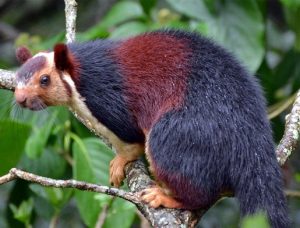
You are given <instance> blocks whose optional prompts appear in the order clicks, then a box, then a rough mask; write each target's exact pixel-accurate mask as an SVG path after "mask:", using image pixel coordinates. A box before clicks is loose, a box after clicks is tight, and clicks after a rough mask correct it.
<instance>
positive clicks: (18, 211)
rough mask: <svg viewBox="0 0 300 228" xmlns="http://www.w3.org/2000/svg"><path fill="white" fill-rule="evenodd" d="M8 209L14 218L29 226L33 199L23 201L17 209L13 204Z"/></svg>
mask: <svg viewBox="0 0 300 228" xmlns="http://www.w3.org/2000/svg"><path fill="white" fill-rule="evenodd" d="M9 206H10V209H11V210H12V212H13V215H14V218H15V219H17V220H19V221H21V222H23V223H25V224H29V221H30V217H31V213H32V209H33V199H32V198H30V199H28V200H27V201H23V202H22V203H21V205H20V206H19V207H16V206H15V205H13V204H10V205H9Z"/></svg>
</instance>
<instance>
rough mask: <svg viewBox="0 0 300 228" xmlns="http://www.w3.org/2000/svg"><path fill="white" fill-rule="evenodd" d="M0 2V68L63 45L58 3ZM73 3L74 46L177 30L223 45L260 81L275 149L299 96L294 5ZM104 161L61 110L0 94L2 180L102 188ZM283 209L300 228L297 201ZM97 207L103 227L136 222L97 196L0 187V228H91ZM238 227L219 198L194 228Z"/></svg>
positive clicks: (123, 205) (117, 204)
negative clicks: (36, 179) (35, 177)
mask: <svg viewBox="0 0 300 228" xmlns="http://www.w3.org/2000/svg"><path fill="white" fill-rule="evenodd" d="M3 2H4V3H3V5H1V4H0V20H1V21H0V22H2V25H3V24H5V25H7V26H8V28H9V29H11V30H12V31H10V30H9V29H7V28H6V27H5V29H3V27H1V26H0V31H2V30H3V31H4V32H3V34H2V35H0V68H6V69H13V68H15V67H17V63H16V62H15V59H14V58H13V53H14V48H15V47H16V46H19V45H26V46H29V47H30V48H31V50H33V51H35V52H37V51H39V50H45V49H51V48H52V46H53V45H54V44H55V43H57V42H62V41H64V11H63V7H64V4H63V1H58V0H57V1H47V0H43V1H37V0H30V1H20V0H14V1H3ZM8 2H9V3H8ZM99 2H100V3H99ZM109 2H110V3H109ZM78 3H79V13H78V28H79V32H78V33H77V40H78V41H87V40H92V39H104V38H111V39H120V38H126V37H130V36H133V35H136V34H140V33H143V32H146V31H151V30H155V29H159V28H175V29H182V30H189V31H195V32H199V33H201V34H203V35H204V36H207V37H209V38H211V39H212V40H215V41H216V42H217V43H219V44H221V45H223V46H225V47H226V48H227V49H229V50H230V51H231V52H233V53H234V54H235V55H236V56H237V57H238V58H239V59H240V60H241V61H242V62H243V64H244V65H245V66H246V67H247V68H248V69H249V71H251V72H252V73H253V74H255V75H256V76H257V77H258V78H259V80H260V81H261V84H262V86H263V87H264V90H265V95H266V98H267V100H268V104H269V112H270V116H271V117H272V126H273V130H274V138H275V140H276V142H278V140H279V139H280V138H281V137H282V134H283V129H284V116H285V114H287V112H288V108H287V107H288V106H289V104H290V103H291V101H292V100H293V98H294V96H295V93H296V91H297V90H298V89H299V88H300V58H299V57H300V25H299V23H300V1H299V0H274V1H271V0H245V1H241V0H160V1H159V0H139V1H138V0H136V1H130V0H126V1H125V0H124V1H116V0H115V1H104V0H103V1H83V0H78ZM102 3H103V5H104V3H105V4H106V5H105V10H104V11H103V10H102V11H101V10H100V9H101V7H102V5H101V4H102ZM16 6H18V7H16ZM98 11H101V12H99V14H98V13H97V12H98ZM35 17H36V18H37V19H35ZM0 25H1V23H0ZM0 34H1V32H0ZM112 157H113V153H112V151H111V150H110V149H109V148H107V147H106V146H105V145H104V144H103V143H102V142H101V141H100V140H99V139H97V138H96V137H95V136H94V135H93V134H91V133H90V132H89V131H88V130H87V129H86V128H85V127H83V126H82V125H81V124H80V123H79V122H78V121H77V120H76V119H75V118H74V117H73V116H72V115H71V114H70V113H69V111H68V110H67V109H66V108H49V109H48V110H47V111H42V112H38V113H33V112H30V111H27V110H20V109H19V108H18V107H16V105H15V104H14V101H13V94H12V93H11V92H8V91H4V90H0V175H3V174H5V173H6V172H8V170H9V169H10V168H11V167H19V168H22V169H24V170H27V171H29V172H33V173H36V174H39V175H43V176H48V177H52V178H59V179H67V178H74V179H78V180H84V181H89V182H93V183H99V184H104V185H108V164H109V161H110V160H111V159H112ZM299 163H300V157H299V155H297V152H295V154H294V155H293V156H292V158H291V161H290V162H288V164H287V165H286V166H285V168H284V173H285V174H286V175H285V180H286V188H288V189H294V190H297V189H299V182H300V173H299ZM289 206H290V212H291V213H290V214H291V218H292V220H293V226H294V227H300V220H299V217H300V216H299V215H300V201H299V199H297V198H289ZM104 208H106V209H107V216H106V219H105V222H104V225H103V227H132V226H133V225H135V226H138V225H139V224H140V219H139V216H138V215H137V213H136V209H135V207H134V206H133V205H131V204H130V203H128V202H125V201H123V200H120V199H115V198H111V197H108V196H105V195H100V194H96V193H88V192H80V191H76V190H61V189H51V188H44V187H41V186H38V185H35V184H30V183H25V182H23V181H20V180H18V181H15V182H14V183H11V184H9V185H5V186H1V187H0V227H22V226H24V225H25V226H26V227H30V226H31V225H34V226H37V227H42V226H48V225H49V224H51V225H53V227H65V226H71V227H84V226H88V227H94V226H95V224H96V222H97V220H98V217H99V214H101V211H102V210H104ZM238 221H239V211H238V204H237V202H236V201H235V200H234V199H225V200H222V201H221V202H220V203H218V205H217V206H215V207H214V208H212V209H211V210H210V211H209V212H208V213H207V214H206V215H205V216H204V218H203V219H202V221H201V223H200V224H199V227H237V224H238ZM242 226H243V227H268V225H267V223H266V221H265V217H264V216H263V215H258V216H257V217H254V218H249V219H247V220H245V221H244V222H243V225H242Z"/></svg>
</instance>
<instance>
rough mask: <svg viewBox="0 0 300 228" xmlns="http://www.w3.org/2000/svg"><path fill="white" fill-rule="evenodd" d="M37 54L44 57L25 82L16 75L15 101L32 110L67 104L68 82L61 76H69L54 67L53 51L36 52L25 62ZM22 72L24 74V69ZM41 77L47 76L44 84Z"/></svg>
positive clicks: (68, 97) (68, 95)
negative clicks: (40, 66)
mask: <svg viewBox="0 0 300 228" xmlns="http://www.w3.org/2000/svg"><path fill="white" fill-rule="evenodd" d="M39 56H42V57H45V59H46V62H45V64H44V66H43V67H42V68H41V69H38V70H36V71H34V73H33V74H32V75H31V76H30V77H29V79H28V80H27V81H26V82H25V80H21V79H18V76H17V77H16V83H17V85H16V89H15V97H16V101H17V102H18V103H19V104H20V105H21V106H23V107H26V108H29V109H32V110H40V109H43V108H45V107H47V106H56V105H68V104H69V101H70V96H71V94H70V90H69V89H68V84H67V82H66V81H64V79H63V78H66V77H70V76H69V75H68V74H67V73H65V72H63V73H62V72H59V71H58V70H57V69H56V68H55V64H54V53H53V52H50V53H38V54H37V55H35V56H33V57H32V58H30V59H29V60H27V62H29V61H33V59H34V58H37V57H39ZM27 62H26V63H27ZM26 63H25V64H26ZM22 67H23V66H22ZM22 67H21V68H22ZM22 73H23V74H24V71H23V72H22ZM28 73H30V72H28ZM17 74H18V73H17ZM43 77H49V80H48V83H47V84H46V85H43V83H42V78H43Z"/></svg>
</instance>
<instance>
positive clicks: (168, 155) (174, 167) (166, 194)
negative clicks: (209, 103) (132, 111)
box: [140, 112, 223, 209]
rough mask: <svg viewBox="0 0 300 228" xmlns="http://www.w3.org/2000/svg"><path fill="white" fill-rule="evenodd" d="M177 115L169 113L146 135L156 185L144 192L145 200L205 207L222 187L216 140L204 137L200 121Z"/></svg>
mask: <svg viewBox="0 0 300 228" xmlns="http://www.w3.org/2000/svg"><path fill="white" fill-rule="evenodd" d="M177 115H180V113H178V112H177V113H168V114H167V115H166V116H165V117H163V118H161V119H160V120H159V121H158V122H157V123H156V124H155V125H154V127H153V128H152V129H151V131H150V133H149V134H148V135H147V137H146V151H145V152H146V157H147V160H148V161H149V164H150V172H151V173H152V174H153V176H154V178H155V180H156V185H155V186H153V187H151V188H149V189H146V190H144V191H142V193H141V194H140V196H141V200H143V201H145V202H146V203H148V204H149V205H150V206H152V207H158V206H165V207H168V208H185V209H198V208H205V207H207V206H208V205H210V204H211V203H212V202H214V201H215V200H216V199H217V197H218V196H219V193H220V191H221V189H222V183H221V181H223V180H222V176H221V175H218V174H219V172H221V170H222V169H221V168H220V166H219V165H218V160H220V159H217V158H216V159H215V158H214V156H217V153H215V151H213V150H212V148H213V147H212V145H210V143H213V141H211V142H210V141H209V140H208V141H203V140H202V139H201V138H200V137H201V130H202V129H199V128H197V127H198V126H199V123H196V124H195V122H191V121H190V119H189V118H187V119H184V118H182V116H177ZM203 126H204V125H203ZM204 127H205V126H204ZM218 170H220V171H218Z"/></svg>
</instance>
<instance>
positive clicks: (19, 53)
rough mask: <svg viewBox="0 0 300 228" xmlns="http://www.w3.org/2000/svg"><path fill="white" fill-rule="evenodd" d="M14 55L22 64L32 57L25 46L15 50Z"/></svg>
mask: <svg viewBox="0 0 300 228" xmlns="http://www.w3.org/2000/svg"><path fill="white" fill-rule="evenodd" d="M16 57H17V60H18V61H19V63H21V64H23V63H25V62H26V61H27V60H28V59H30V58H31V57H32V54H31V52H30V51H29V49H28V48H27V47H25V46H21V47H19V48H17V50H16Z"/></svg>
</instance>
